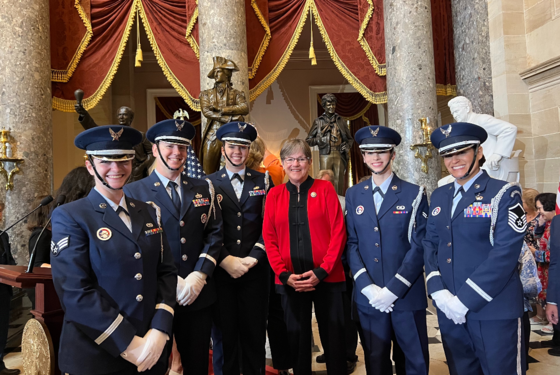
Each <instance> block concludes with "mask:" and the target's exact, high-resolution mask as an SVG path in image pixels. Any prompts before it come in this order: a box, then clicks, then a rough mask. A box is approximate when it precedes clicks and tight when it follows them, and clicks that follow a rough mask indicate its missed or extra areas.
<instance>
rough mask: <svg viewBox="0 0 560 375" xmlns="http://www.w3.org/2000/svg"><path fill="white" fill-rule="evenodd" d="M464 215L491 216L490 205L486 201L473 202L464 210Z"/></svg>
mask: <svg viewBox="0 0 560 375" xmlns="http://www.w3.org/2000/svg"><path fill="white" fill-rule="evenodd" d="M464 213H465V217H491V216H492V205H491V204H488V203H479V202H476V203H473V204H471V205H470V206H469V207H467V208H465V210H464Z"/></svg>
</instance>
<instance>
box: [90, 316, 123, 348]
mask: <svg viewBox="0 0 560 375" xmlns="http://www.w3.org/2000/svg"><path fill="white" fill-rule="evenodd" d="M122 321H123V316H122V315H121V314H119V315H118V316H117V318H116V319H115V320H114V321H113V323H111V325H110V326H109V328H107V329H106V330H105V332H103V333H102V334H101V335H100V336H99V337H98V338H96V339H95V343H96V344H97V345H101V344H103V341H105V340H107V338H108V337H109V336H111V335H112V334H113V332H115V330H116V329H117V327H118V326H119V325H120V324H121V323H122Z"/></svg>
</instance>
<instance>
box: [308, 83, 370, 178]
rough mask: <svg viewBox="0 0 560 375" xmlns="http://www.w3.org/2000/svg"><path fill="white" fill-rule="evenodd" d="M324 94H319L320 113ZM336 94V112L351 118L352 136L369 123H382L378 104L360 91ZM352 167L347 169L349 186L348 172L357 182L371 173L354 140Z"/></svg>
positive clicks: (348, 118)
mask: <svg viewBox="0 0 560 375" xmlns="http://www.w3.org/2000/svg"><path fill="white" fill-rule="evenodd" d="M323 95H324V94H319V95H317V113H318V114H319V116H320V115H322V114H323V112H325V111H324V110H323V107H322V106H321V97H322V96H323ZM333 95H334V96H336V100H337V102H336V113H338V114H339V115H340V116H341V117H343V118H344V119H346V120H350V132H351V134H352V137H354V135H355V134H356V132H357V131H358V130H359V129H361V128H363V127H364V126H368V125H380V124H379V113H378V111H377V105H375V104H372V103H370V102H368V101H367V100H366V99H365V98H364V97H363V96H361V95H360V94H359V93H355V92H354V93H353V92H349V93H334V94H333ZM350 160H351V164H352V166H351V168H347V169H346V177H345V181H346V186H345V189H347V188H348V173H352V181H353V183H354V184H357V183H358V181H359V180H360V178H362V177H364V176H367V175H369V174H370V172H369V169H368V168H367V167H366V166H365V164H364V163H363V160H362V153H361V151H360V148H359V147H358V145H357V144H356V143H355V142H354V144H353V145H352V148H351V149H350Z"/></svg>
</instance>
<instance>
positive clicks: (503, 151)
mask: <svg viewBox="0 0 560 375" xmlns="http://www.w3.org/2000/svg"><path fill="white" fill-rule="evenodd" d="M447 105H448V106H449V109H451V114H452V115H453V118H454V119H455V121H457V122H470V123H471V124H476V125H478V126H482V127H483V128H484V129H485V130H486V132H487V133H488V139H487V140H486V142H484V143H483V144H482V149H483V151H484V158H485V159H486V162H485V163H484V166H483V167H482V168H483V169H485V170H486V172H488V174H489V175H490V176H491V177H494V178H497V179H499V180H504V181H507V180H508V175H509V172H510V171H509V170H508V168H507V166H504V163H502V161H503V159H509V158H510V157H511V153H512V151H513V145H514V143H515V137H516V136H517V127H516V126H515V125H512V124H510V123H509V122H507V121H503V120H500V119H497V118H495V117H494V116H490V115H485V114H480V113H474V112H473V111H472V103H471V101H470V100H469V99H467V98H465V97H464V96H457V97H455V98H453V99H451V100H450V101H449V103H448V104H447Z"/></svg>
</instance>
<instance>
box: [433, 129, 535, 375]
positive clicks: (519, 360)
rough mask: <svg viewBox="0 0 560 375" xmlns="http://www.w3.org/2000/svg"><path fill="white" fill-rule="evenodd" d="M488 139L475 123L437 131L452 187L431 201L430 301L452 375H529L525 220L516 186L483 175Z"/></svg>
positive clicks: (437, 143)
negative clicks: (520, 264) (522, 257)
mask: <svg viewBox="0 0 560 375" xmlns="http://www.w3.org/2000/svg"><path fill="white" fill-rule="evenodd" d="M486 138H487V134H486V131H485V130H484V129H483V128H481V127H480V126H477V125H474V124H470V123H454V124H449V125H446V126H443V127H441V128H438V129H436V130H434V132H433V133H432V135H431V140H432V144H433V145H434V146H435V147H436V148H437V149H438V150H439V153H440V155H441V156H443V161H444V163H445V166H446V168H447V170H448V171H449V173H450V174H451V175H453V177H455V179H456V180H455V182H453V183H451V184H447V185H444V186H442V187H440V188H438V189H437V190H435V191H434V192H433V194H432V197H431V205H430V217H429V219H428V225H427V229H426V238H425V239H424V241H423V244H424V251H425V254H424V257H425V269H426V280H427V286H428V293H429V294H430V295H431V297H432V299H433V300H434V302H435V305H436V307H437V309H438V322H439V323H438V324H439V327H440V331H441V337H442V340H443V348H444V350H445V355H446V357H447V364H448V366H449V371H450V373H451V374H452V375H456V374H458V375H467V374H468V375H471V374H473V375H474V374H476V375H478V374H485V375H492V374H525V369H526V365H525V356H524V355H521V353H524V350H523V346H524V340H523V339H522V332H523V330H522V329H521V325H522V322H521V317H522V315H523V289H522V287H521V282H520V280H519V272H518V269H517V259H518V257H519V252H520V251H521V247H522V245H523V237H524V235H525V230H526V226H527V220H526V217H525V212H524V210H523V205H522V201H521V188H520V186H519V184H518V183H507V182H505V181H501V180H496V179H493V178H491V177H489V176H488V174H487V173H486V172H485V171H482V170H480V166H479V161H480V160H481V158H482V156H483V154H482V146H481V144H482V143H483V142H484V141H485V140H486Z"/></svg>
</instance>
